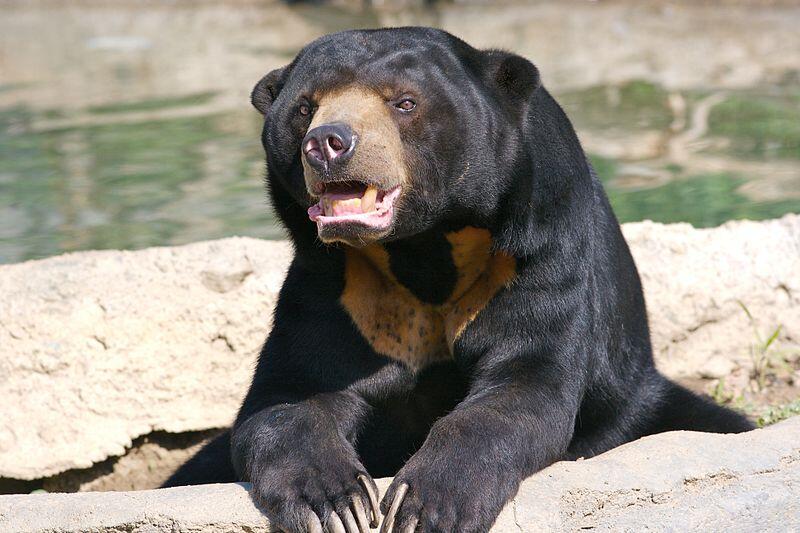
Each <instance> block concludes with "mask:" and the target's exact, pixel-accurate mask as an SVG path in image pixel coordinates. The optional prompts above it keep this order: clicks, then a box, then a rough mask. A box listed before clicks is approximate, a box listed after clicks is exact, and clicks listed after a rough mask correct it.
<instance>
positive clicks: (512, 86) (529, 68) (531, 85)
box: [484, 50, 542, 100]
mask: <svg viewBox="0 0 800 533" xmlns="http://www.w3.org/2000/svg"><path fill="white" fill-rule="evenodd" d="M484 60H485V65H486V67H487V70H488V72H489V74H490V76H491V82H492V83H494V84H495V86H497V87H499V88H500V90H501V91H502V92H503V93H505V94H506V95H508V96H509V97H511V98H512V99H513V100H527V99H528V97H530V95H531V94H532V93H533V91H535V90H536V89H538V88H539V87H540V86H541V83H542V82H541V79H540V78H539V69H537V68H536V66H535V65H534V64H533V63H531V62H530V61H528V60H527V59H525V58H524V57H522V56H519V55H517V54H512V53H511V52H505V51H502V50H486V51H485V52H484Z"/></svg>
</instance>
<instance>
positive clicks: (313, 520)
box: [306, 513, 322, 533]
mask: <svg viewBox="0 0 800 533" xmlns="http://www.w3.org/2000/svg"><path fill="white" fill-rule="evenodd" d="M306 529H307V530H308V533H322V522H320V521H319V517H318V516H317V515H316V514H314V513H309V517H308V520H306Z"/></svg>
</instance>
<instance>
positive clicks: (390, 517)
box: [380, 483, 408, 533]
mask: <svg viewBox="0 0 800 533" xmlns="http://www.w3.org/2000/svg"><path fill="white" fill-rule="evenodd" d="M406 492H408V484H406V483H403V484H401V485H400V486H399V487H397V492H395V493H394V499H393V500H392V506H391V507H389V512H388V513H386V517H385V518H384V519H383V525H381V532H380V533H392V532H393V531H394V517H395V515H396V514H397V510H398V509H400V505H401V504H402V503H403V498H405V497H406Z"/></svg>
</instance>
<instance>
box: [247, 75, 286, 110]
mask: <svg viewBox="0 0 800 533" xmlns="http://www.w3.org/2000/svg"><path fill="white" fill-rule="evenodd" d="M287 70H288V66H286V67H282V68H278V69H275V70H273V71H272V72H270V73H269V74H267V75H266V76H264V77H263V78H261V79H260V80H259V82H258V83H256V86H255V87H253V92H252V93H250V102H251V103H252V104H253V107H255V108H256V109H258V110H259V111H260V112H261V114H262V115H266V114H267V112H268V111H269V108H270V107H272V103H273V102H274V101H275V99H276V98H277V97H278V93H279V92H280V91H281V89H282V88H283V83H284V81H285V79H286V72H287Z"/></svg>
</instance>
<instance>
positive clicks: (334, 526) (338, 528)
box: [328, 511, 347, 533]
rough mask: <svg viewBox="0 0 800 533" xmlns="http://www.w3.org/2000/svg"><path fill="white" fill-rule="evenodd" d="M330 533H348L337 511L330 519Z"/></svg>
mask: <svg viewBox="0 0 800 533" xmlns="http://www.w3.org/2000/svg"><path fill="white" fill-rule="evenodd" d="M328 533H347V530H346V529H345V528H344V524H342V519H341V518H339V515H338V514H336V511H333V512H332V513H331V516H330V517H329V518H328Z"/></svg>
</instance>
